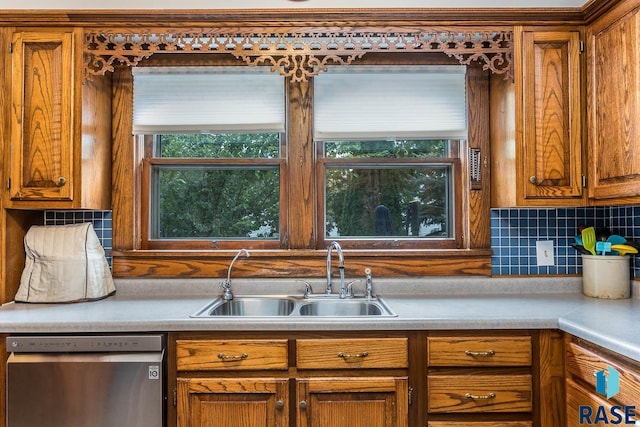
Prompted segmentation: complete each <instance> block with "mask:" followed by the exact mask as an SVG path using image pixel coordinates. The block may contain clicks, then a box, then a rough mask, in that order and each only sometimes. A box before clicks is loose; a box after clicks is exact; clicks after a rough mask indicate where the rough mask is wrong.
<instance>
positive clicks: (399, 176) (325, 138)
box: [314, 66, 467, 248]
mask: <svg viewBox="0 0 640 427" xmlns="http://www.w3.org/2000/svg"><path fill="white" fill-rule="evenodd" d="M314 95H315V96H314V115H315V116H314V140H315V143H316V145H317V147H318V149H317V151H318V158H319V162H320V164H321V167H320V168H319V174H320V178H321V179H320V180H319V181H320V182H322V183H323V186H322V188H320V192H321V194H323V195H324V198H323V199H322V202H321V205H322V206H323V207H324V209H323V211H322V213H323V215H322V217H323V218H324V221H323V223H322V224H320V226H319V227H320V228H321V229H322V230H323V231H324V239H325V240H330V239H331V240H333V239H335V240H341V241H343V246H353V247H367V246H371V245H372V243H373V242H372V241H373V240H378V242H377V245H378V246H380V245H381V244H382V245H384V244H385V242H386V243H387V244H393V245H394V246H395V245H398V244H399V241H401V240H404V241H405V245H407V244H410V245H411V246H422V247H425V246H428V247H436V246H437V247H451V248H454V247H458V246H459V240H457V239H456V236H457V234H458V235H459V233H460V230H456V218H458V217H460V215H461V210H460V206H461V205H460V202H459V201H456V200H455V197H454V190H455V185H456V183H459V180H460V176H461V172H460V150H461V146H462V144H463V142H464V139H466V134H467V126H466V99H465V67H462V66H368V67H335V68H332V69H330V70H329V71H328V72H326V73H322V74H320V75H318V76H317V77H316V78H315V81H314ZM456 233H457V234H456ZM420 240H422V242H420ZM426 240H430V242H428V243H427V242H426Z"/></svg>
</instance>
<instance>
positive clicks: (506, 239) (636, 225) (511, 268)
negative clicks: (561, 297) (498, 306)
mask: <svg viewBox="0 0 640 427" xmlns="http://www.w3.org/2000/svg"><path fill="white" fill-rule="evenodd" d="M580 225H586V226H590V225H593V226H594V227H596V228H600V227H608V228H609V229H610V230H611V232H612V233H613V234H620V235H621V236H624V237H625V238H627V239H629V240H637V239H638V238H639V237H640V206H619V207H616V206H614V207H611V206H607V207H604V206H599V207H584V208H583V207H581V208H545V209H529V208H517V209H493V210H492V211H491V248H492V249H493V256H492V258H491V266H492V269H491V270H492V274H493V275H494V276H499V275H545V274H550V275H558V274H581V273H582V258H581V257H580V254H578V253H577V251H576V250H575V249H573V248H572V247H571V246H570V245H571V243H573V238H574V236H575V235H576V234H578V227H579V226H580ZM538 240H551V241H552V242H553V247H554V252H555V259H554V261H555V265H553V266H538V265H537V261H536V241H538ZM632 266H633V277H636V276H637V274H639V273H640V261H639V260H638V257H633V259H632Z"/></svg>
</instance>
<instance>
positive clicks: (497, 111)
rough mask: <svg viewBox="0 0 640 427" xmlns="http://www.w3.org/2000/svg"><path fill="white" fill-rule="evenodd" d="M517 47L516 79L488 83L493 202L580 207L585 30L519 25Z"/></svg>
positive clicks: (582, 196) (582, 198) (582, 195)
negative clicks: (582, 36) (582, 62)
mask: <svg viewBox="0 0 640 427" xmlns="http://www.w3.org/2000/svg"><path fill="white" fill-rule="evenodd" d="M514 42H515V43H514V71H515V82H514V83H511V82H508V81H505V80H503V79H501V78H499V76H493V77H492V79H491V96H490V111H491V170H492V174H491V205H492V206H493V207H513V206H576V205H582V204H584V203H585V200H586V198H585V192H584V191H583V175H584V166H583V152H584V147H583V143H582V140H583V138H582V132H583V130H582V122H581V121H582V108H583V107H582V105H583V103H582V102H581V99H582V97H581V87H582V84H581V74H582V73H581V69H582V67H581V57H580V31H578V30H574V28H567V29H564V28H561V27H526V28H525V27H519V26H517V27H515V31H514Z"/></svg>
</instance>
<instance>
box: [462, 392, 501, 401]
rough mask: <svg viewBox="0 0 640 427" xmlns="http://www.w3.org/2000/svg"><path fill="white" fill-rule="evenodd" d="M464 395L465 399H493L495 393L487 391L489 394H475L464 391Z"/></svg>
mask: <svg viewBox="0 0 640 427" xmlns="http://www.w3.org/2000/svg"><path fill="white" fill-rule="evenodd" d="M464 397H466V398H467V399H473V400H489V399H493V398H494V397H496V394H495V393H489V394H480V395H476V394H471V393H466V394H465V395H464Z"/></svg>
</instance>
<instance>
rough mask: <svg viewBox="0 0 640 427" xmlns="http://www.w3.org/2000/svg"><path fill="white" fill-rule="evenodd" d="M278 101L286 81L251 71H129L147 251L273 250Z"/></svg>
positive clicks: (281, 124) (280, 117) (276, 228)
mask: <svg viewBox="0 0 640 427" xmlns="http://www.w3.org/2000/svg"><path fill="white" fill-rule="evenodd" d="M284 101H285V96H284V79H283V78H282V77H280V76H279V75H277V74H274V73H269V72H265V71H262V70H261V69H259V68H255V67H254V68H248V67H159V68H140V69H137V70H135V72H134V133H136V134H138V135H140V138H141V139H142V140H143V141H144V164H145V166H146V167H145V170H147V171H148V172H147V173H148V177H147V180H146V181H144V182H145V185H146V188H145V189H144V190H143V191H144V193H145V197H144V202H143V203H146V205H147V206H148V208H147V209H146V211H148V212H149V220H148V222H147V225H148V230H147V231H146V232H145V237H146V238H147V239H146V241H147V244H148V246H149V247H159V248H163V247H172V246H171V245H172V243H174V242H175V241H182V242H185V241H194V242H198V241H200V242H201V243H204V245H201V246H203V247H211V244H212V242H214V243H213V245H214V247H215V245H216V244H217V242H218V241H221V240H226V241H233V240H250V241H260V242H263V244H266V245H267V246H268V245H269V241H271V246H274V247H277V246H278V243H277V242H278V240H279V235H280V227H281V224H280V207H281V202H280V200H281V198H282V194H281V185H280V179H281V178H280V175H281V174H280V170H281V167H282V164H283V160H282V156H281V152H282V147H281V145H282V135H283V133H284V130H285V129H284ZM194 244H196V243H194ZM196 246H198V245H197V244H196Z"/></svg>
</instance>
